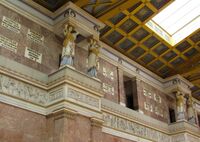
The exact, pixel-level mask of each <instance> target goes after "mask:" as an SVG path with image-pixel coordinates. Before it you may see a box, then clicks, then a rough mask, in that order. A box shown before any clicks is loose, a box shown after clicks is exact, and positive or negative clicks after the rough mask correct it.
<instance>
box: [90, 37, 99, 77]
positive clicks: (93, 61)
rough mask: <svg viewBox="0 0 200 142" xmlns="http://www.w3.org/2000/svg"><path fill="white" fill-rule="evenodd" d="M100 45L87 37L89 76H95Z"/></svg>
mask: <svg viewBox="0 0 200 142" xmlns="http://www.w3.org/2000/svg"><path fill="white" fill-rule="evenodd" d="M99 50H100V45H99V44H98V43H97V41H96V40H94V39H92V38H91V39H89V46H88V51H89V52H88V75H90V76H91V77H97V68H98V59H99V58H98V57H99Z"/></svg>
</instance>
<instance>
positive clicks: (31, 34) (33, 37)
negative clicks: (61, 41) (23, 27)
mask: <svg viewBox="0 0 200 142" xmlns="http://www.w3.org/2000/svg"><path fill="white" fill-rule="evenodd" d="M27 37H28V39H30V40H32V41H34V42H36V43H39V44H42V43H43V42H44V36H43V35H41V34H39V33H37V32H34V31H31V30H30V29H28V33H27Z"/></svg>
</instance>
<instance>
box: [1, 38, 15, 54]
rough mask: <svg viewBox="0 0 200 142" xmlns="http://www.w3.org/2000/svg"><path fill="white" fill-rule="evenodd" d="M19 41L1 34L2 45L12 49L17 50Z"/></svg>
mask: <svg viewBox="0 0 200 142" xmlns="http://www.w3.org/2000/svg"><path fill="white" fill-rule="evenodd" d="M17 45H18V42H16V41H14V40H11V39H9V38H7V37H4V36H2V35H0V46H1V47H4V48H6V49H8V50H10V51H13V52H17Z"/></svg>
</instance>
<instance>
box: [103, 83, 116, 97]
mask: <svg viewBox="0 0 200 142" xmlns="http://www.w3.org/2000/svg"><path fill="white" fill-rule="evenodd" d="M103 91H104V92H105V93H108V94H111V95H114V94H115V89H114V87H113V86H111V85H109V84H107V83H103Z"/></svg>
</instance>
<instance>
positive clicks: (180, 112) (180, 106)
mask: <svg viewBox="0 0 200 142" xmlns="http://www.w3.org/2000/svg"><path fill="white" fill-rule="evenodd" d="M184 102H185V98H184V95H183V94H182V93H181V92H179V91H177V92H176V107H177V120H183V119H185V111H184V110H185V107H184Z"/></svg>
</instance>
